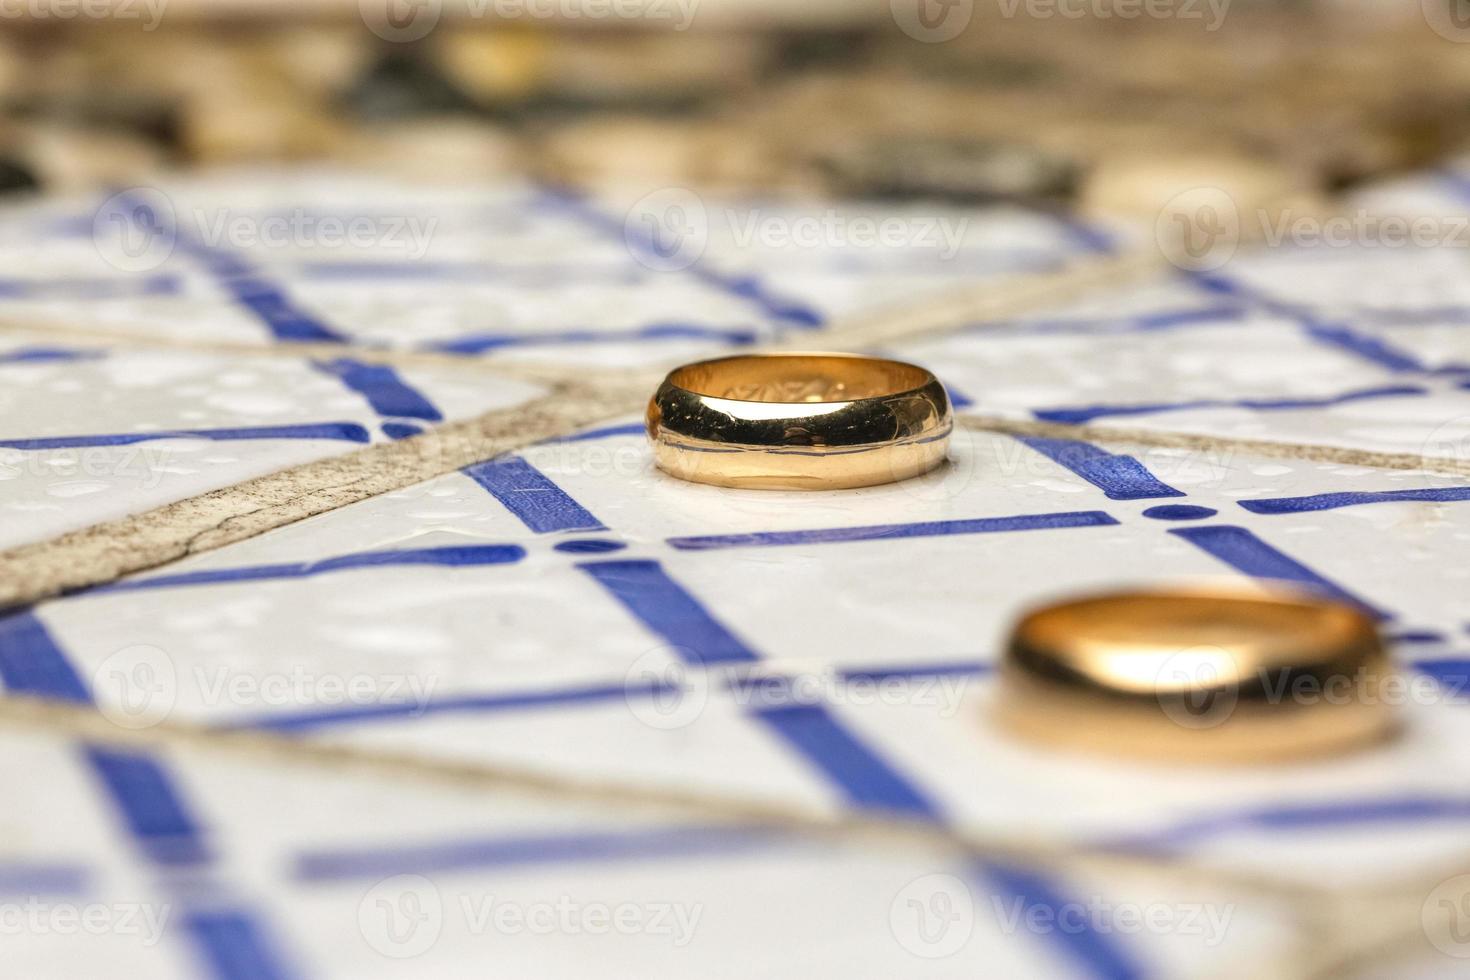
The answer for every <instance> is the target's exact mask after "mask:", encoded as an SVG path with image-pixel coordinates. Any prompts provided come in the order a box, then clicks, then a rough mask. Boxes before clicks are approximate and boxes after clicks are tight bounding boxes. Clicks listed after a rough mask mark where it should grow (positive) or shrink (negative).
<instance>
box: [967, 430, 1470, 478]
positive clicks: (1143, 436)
mask: <svg viewBox="0 0 1470 980" xmlns="http://www.w3.org/2000/svg"><path fill="white" fill-rule="evenodd" d="M956 421H957V422H958V423H959V424H960V425H961V426H963V427H964V428H967V429H971V430H973V431H976V432H996V433H1000V434H1003V435H1014V436H1037V437H1041V438H1051V439H1075V440H1079V441H1083V442H1093V443H1109V444H1113V445H1117V444H1119V443H1123V444H1132V445H1138V446H1148V447H1153V448H1159V449H1190V450H1197V451H1215V452H1246V453H1253V454H1255V455H1258V456H1266V457H1270V458H1272V459H1295V460H1305V461H1309V462H1317V463H1341V464H1342V465H1344V466H1362V467H1367V468H1370V469H1380V470H1419V471H1424V472H1428V473H1437V474H1442V475H1445V476H1463V477H1470V460H1464V459H1452V458H1448V457H1443V456H1421V455H1418V454H1416V453H1385V452H1377V451H1373V450H1366V449H1349V448H1347V447H1345V446H1326V445H1321V444H1319V443H1304V442H1273V441H1271V440H1266V439H1240V438H1235V437H1233V436H1214V435H1206V434H1204V433H1195V432H1169V431H1165V430H1156V429H1130V428H1124V427H1121V426H1120V427H1113V426H1097V425H1074V424H1071V423H1066V422H1040V421H1033V420H1031V419H1019V418H1014V419H1013V418H1005V417H1002V416H995V415H961V416H959V418H958V419H957V420H956Z"/></svg>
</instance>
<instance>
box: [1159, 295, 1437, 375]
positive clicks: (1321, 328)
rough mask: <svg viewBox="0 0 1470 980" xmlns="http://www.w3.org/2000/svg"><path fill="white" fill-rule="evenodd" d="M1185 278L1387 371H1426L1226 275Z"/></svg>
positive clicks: (1409, 358) (1378, 342) (1397, 352)
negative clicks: (1244, 303)
mask: <svg viewBox="0 0 1470 980" xmlns="http://www.w3.org/2000/svg"><path fill="white" fill-rule="evenodd" d="M1185 278H1186V279H1188V280H1190V281H1191V282H1193V283H1194V284H1195V285H1197V286H1199V287H1200V288H1202V289H1204V290H1205V291H1206V292H1209V293H1211V294H1213V295H1217V296H1229V297H1231V298H1234V299H1239V300H1244V301H1246V302H1249V303H1252V304H1253V305H1255V306H1257V307H1259V308H1260V309H1263V310H1265V311H1266V312H1268V313H1271V314H1273V315H1275V316H1280V317H1283V318H1285V319H1288V320H1293V321H1295V322H1296V324H1297V326H1298V327H1300V328H1301V330H1302V332H1303V333H1305V334H1306V335H1307V336H1308V337H1310V338H1312V339H1313V340H1315V341H1317V342H1318V343H1321V344H1325V345H1327V346H1330V347H1336V348H1337V349H1338V350H1341V351H1342V352H1344V353H1346V354H1351V355H1353V356H1354V357H1358V358H1361V359H1363V360H1366V361H1369V362H1371V363H1373V364H1376V365H1378V366H1379V367H1381V368H1384V369H1386V370H1388V371H1393V372H1423V371H1424V370H1425V366H1424V363H1423V362H1422V361H1420V360H1419V359H1418V358H1417V357H1415V356H1414V355H1413V354H1411V353H1409V352H1408V351H1406V350H1403V349H1401V348H1398V347H1395V346H1393V345H1392V344H1390V343H1389V342H1388V341H1386V340H1383V339H1381V338H1378V337H1374V336H1371V335H1368V334H1363V333H1359V332H1358V331H1356V330H1354V329H1353V328H1352V327H1351V326H1350V325H1348V324H1346V323H1333V322H1330V321H1327V320H1324V319H1322V318H1321V317H1320V316H1318V315H1317V314H1316V313H1314V312H1312V311H1311V310H1310V309H1307V308H1306V307H1304V306H1301V305H1299V304H1294V303H1288V302H1283V301H1282V300H1278V299H1276V298H1275V297H1272V296H1268V295H1266V294H1265V293H1262V292H1260V291H1259V290H1256V289H1252V288H1250V287H1248V286H1246V285H1245V284H1244V283H1242V282H1240V281H1239V280H1236V279H1231V278H1230V277H1228V276H1226V275H1224V274H1223V273H1219V272H1214V273H1202V272H1196V273H1186V274H1185Z"/></svg>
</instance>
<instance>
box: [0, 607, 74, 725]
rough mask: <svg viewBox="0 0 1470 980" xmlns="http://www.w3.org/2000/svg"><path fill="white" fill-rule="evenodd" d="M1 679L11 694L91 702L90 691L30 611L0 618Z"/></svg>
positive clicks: (48, 632) (58, 646) (43, 626)
mask: <svg viewBox="0 0 1470 980" xmlns="http://www.w3.org/2000/svg"><path fill="white" fill-rule="evenodd" d="M0 683H4V685H5V689H6V690H7V691H10V692H11V693H13V694H32V695H36V696H37V697H43V698H50V699H52V700H55V701H74V702H77V703H80V704H90V703H91V701H92V695H91V692H89V691H88V690H87V685H86V684H84V683H83V682H82V678H81V677H80V676H79V675H78V674H77V672H76V669H75V668H74V667H72V665H71V662H70V661H69V660H67V658H66V654H64V653H63V652H62V650H61V647H60V645H58V644H57V642H56V640H55V639H54V638H53V637H52V636H51V633H50V631H48V630H47V629H46V627H45V625H44V624H42V622H41V620H40V619H39V618H37V616H36V614H35V613H33V612H21V613H15V614H13V615H10V616H6V617H5V618H3V619H0Z"/></svg>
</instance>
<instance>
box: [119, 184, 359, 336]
mask: <svg viewBox="0 0 1470 980" xmlns="http://www.w3.org/2000/svg"><path fill="white" fill-rule="evenodd" d="M131 201H132V203H131V208H132V211H133V213H134V214H135V215H137V216H139V217H142V218H144V219H145V220H147V221H148V222H149V223H150V224H151V225H152V227H153V229H154V230H155V232H156V233H158V234H164V235H168V236H170V237H172V238H173V240H174V241H175V242H177V244H178V247H179V249H180V251H181V252H183V253H184V254H186V255H190V256H192V257H193V258H194V259H196V260H197V261H199V262H200V263H201V264H202V265H203V266H204V267H205V268H206V269H207V270H208V271H209V272H210V274H211V275H212V276H213V277H214V278H215V281H216V282H217V283H218V285H219V286H220V288H221V289H223V290H224V291H225V292H226V293H228V294H229V295H230V297H231V298H232V299H233V300H234V301H235V302H236V303H238V304H239V305H241V306H243V307H245V309H247V310H249V311H250V312H251V313H253V314H254V315H255V316H256V318H258V319H259V320H260V321H261V322H262V323H263V324H264V325H265V327H266V329H268V330H269V331H270V332H271V335H272V336H274V337H275V338H276V339H277V340H286V341H312V342H326V343H341V342H343V341H345V340H346V339H347V338H346V337H344V336H343V335H341V334H339V333H337V332H336V331H335V330H332V329H331V328H330V327H328V326H327V325H326V324H325V323H323V322H322V321H321V320H320V319H319V318H318V317H316V316H315V315H313V314H312V313H311V312H309V311H308V310H306V309H305V308H304V307H301V306H298V305H297V304H296V303H295V301H293V300H292V299H291V297H290V296H289V295H287V293H286V292H285V290H284V289H283V288H282V287H280V286H278V285H276V284H274V283H271V282H269V281H267V280H266V279H265V278H264V277H263V276H261V275H260V274H259V273H257V272H256V271H255V269H254V268H253V267H252V266H251V264H250V263H249V262H247V261H246V260H245V258H244V257H243V256H240V255H237V254H234V253H232V252H229V251H227V250H225V249H223V248H219V247H216V246H212V245H210V244H208V243H207V242H205V241H203V240H201V239H199V238H196V237H195V236H194V235H193V234H192V233H190V232H189V231H188V230H187V229H185V228H180V227H171V226H170V225H169V224H168V222H167V221H166V220H165V216H164V215H161V214H159V213H158V212H157V211H156V210H154V208H153V207H152V205H150V204H149V203H148V202H147V201H146V200H144V199H142V198H139V197H133V198H131Z"/></svg>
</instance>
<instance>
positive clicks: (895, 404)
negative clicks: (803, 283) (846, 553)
mask: <svg viewBox="0 0 1470 980" xmlns="http://www.w3.org/2000/svg"><path fill="white" fill-rule="evenodd" d="M953 425H954V418H953V415H952V413H951V411H950V406H949V396H948V395H947V394H945V391H944V386H943V385H941V384H940V383H939V381H938V379H936V378H935V377H934V375H933V374H931V373H930V372H928V371H926V370H924V369H923V368H921V367H916V366H915V365H913V364H905V363H903V362H902V361H889V360H884V359H882V358H876V357H860V356H858V355H855V354H823V353H790V354H784V353H783V354H749V355H742V356H738V357H722V358H718V359H716V360H712V361H700V362H698V363H695V364H686V365H685V366H684V367H681V368H679V369H678V370H676V371H673V372H672V373H670V374H669V376H668V377H667V378H665V379H664V382H663V384H662V385H660V386H659V389H658V391H657V392H656V393H655V394H654V396H653V399H652V400H651V401H650V402H649V404H648V438H649V439H650V440H652V442H653V451H654V459H655V460H656V461H657V463H658V466H659V468H660V469H662V470H664V471H665V472H667V473H669V474H671V475H673V476H676V477H678V478H679V479H681V480H691V481H693V482H695V483H712V484H715V485H716V486H722V487H741V488H746V489H762V490H841V489H846V488H850V487H867V486H873V485H875V484H879V483H891V482H893V481H895V480H906V479H908V478H909V477H913V476H918V475H919V474H921V473H927V472H928V471H929V470H931V469H933V468H934V467H936V466H938V465H939V464H940V463H942V462H944V459H945V455H946V453H947V452H948V449H949V437H950V431H951V429H952V428H953Z"/></svg>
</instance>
